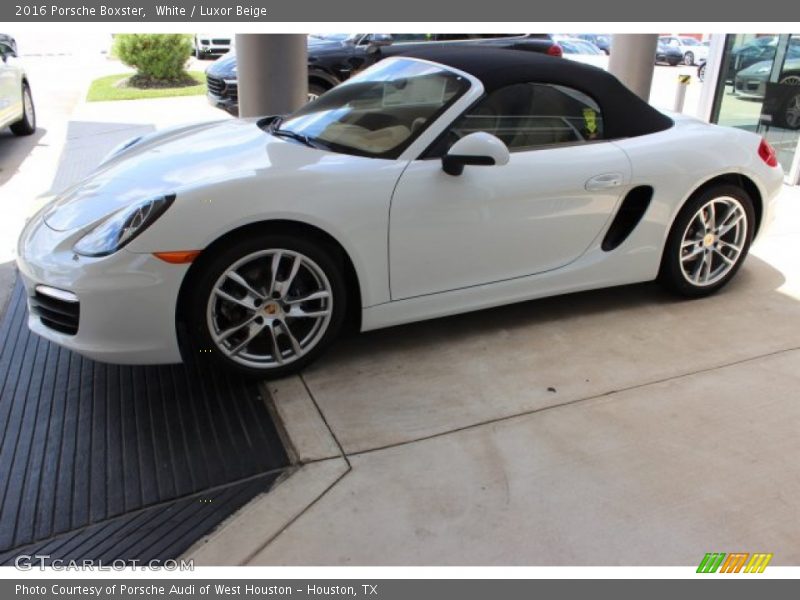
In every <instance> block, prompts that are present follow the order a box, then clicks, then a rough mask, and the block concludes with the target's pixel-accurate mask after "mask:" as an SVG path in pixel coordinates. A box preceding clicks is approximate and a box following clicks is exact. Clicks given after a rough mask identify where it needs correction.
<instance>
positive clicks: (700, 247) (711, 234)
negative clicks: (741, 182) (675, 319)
mask: <svg viewBox="0 0 800 600" xmlns="http://www.w3.org/2000/svg"><path fill="white" fill-rule="evenodd" d="M746 239H747V213H746V212H745V210H744V206H742V203H741V202H740V201H739V200H737V199H736V198H733V197H731V196H720V197H719V198H714V199H713V200H709V201H708V202H706V203H705V204H704V205H703V206H702V207H701V208H700V210H698V211H697V212H696V213H695V214H694V216H693V217H692V219H691V220H690V221H689V224H688V225H687V226H686V230H685V231H684V233H683V238H682V239H681V247H680V256H679V259H680V265H681V273H683V276H684V277H685V278H686V281H688V282H689V283H691V284H692V285H696V286H699V287H706V286H709V285H714V284H715V283H717V282H718V281H720V280H721V279H722V278H723V277H725V276H726V275H727V274H728V273H729V272H730V270H731V269H733V267H734V266H735V265H736V263H738V262H739V259H740V258H741V256H742V251H743V250H744V244H745V240H746Z"/></svg>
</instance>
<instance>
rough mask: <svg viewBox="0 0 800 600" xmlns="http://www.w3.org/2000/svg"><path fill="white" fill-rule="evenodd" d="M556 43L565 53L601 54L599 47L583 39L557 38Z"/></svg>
mask: <svg viewBox="0 0 800 600" xmlns="http://www.w3.org/2000/svg"><path fill="white" fill-rule="evenodd" d="M558 45H559V46H561V49H562V50H564V52H566V53H567V54H603V51H602V50H600V48H598V47H597V46H595V45H594V44H592V43H590V42H585V41H583V40H558Z"/></svg>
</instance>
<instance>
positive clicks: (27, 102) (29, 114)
mask: <svg viewBox="0 0 800 600" xmlns="http://www.w3.org/2000/svg"><path fill="white" fill-rule="evenodd" d="M22 106H23V109H24V111H25V121H27V123H28V125H29V126H30V127H31V128H33V126H34V125H35V124H36V112H35V109H34V108H33V98H32V97H31V90H30V89H29V88H28V86H25V87H24V88H22Z"/></svg>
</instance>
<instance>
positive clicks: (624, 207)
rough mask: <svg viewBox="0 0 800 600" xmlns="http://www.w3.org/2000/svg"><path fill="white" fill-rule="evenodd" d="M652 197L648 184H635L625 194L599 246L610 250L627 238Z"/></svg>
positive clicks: (651, 190)
mask: <svg viewBox="0 0 800 600" xmlns="http://www.w3.org/2000/svg"><path fill="white" fill-rule="evenodd" d="M652 199H653V188H652V187H650V186H649V185H639V186H636V187H635V188H633V189H632V190H631V191H629V192H628V193H627V194H626V195H625V198H624V199H623V200H622V204H621V205H620V207H619V210H618V211H617V215H616V216H615V217H614V220H613V221H612V222H611V226H610V227H609V228H608V232H607V233H606V237H604V238H603V244H602V246H601V247H602V248H603V250H605V251H606V252H610V251H611V250H613V249H614V248H617V247H618V246H619V245H620V244H621V243H622V242H624V241H625V240H626V239H628V236H629V235H630V234H631V232H632V231H633V230H634V229H635V228H636V226H637V225H638V224H639V221H641V219H642V217H643V216H644V213H645V211H646V210H647V207H648V206H650V200H652Z"/></svg>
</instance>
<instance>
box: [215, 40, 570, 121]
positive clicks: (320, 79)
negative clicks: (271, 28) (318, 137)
mask: <svg viewBox="0 0 800 600" xmlns="http://www.w3.org/2000/svg"><path fill="white" fill-rule="evenodd" d="M452 45H466V46H476V45H477V46H481V47H486V48H493V47H498V48H513V49H515V50H528V51H531V52H541V53H545V54H549V55H551V56H561V47H560V46H559V45H558V44H557V43H555V42H554V41H553V40H552V39H551V37H550V36H549V35H547V34H539V33H528V34H494V33H483V34H481V33H463V34H462V33H444V34H443V33H395V34H386V33H356V34H340V33H333V34H325V35H310V36H308V97H309V100H313V99H315V98H317V97H318V96H320V95H321V94H323V93H325V92H326V91H327V90H329V89H331V88H333V87H334V86H336V85H338V84H339V83H341V82H342V81H346V80H347V79H349V78H350V77H352V76H353V75H354V74H356V73H358V72H359V71H362V70H364V69H365V68H367V67H369V66H370V65H373V64H375V63H376V62H378V61H380V60H383V59H384V58H387V57H389V56H396V55H398V54H402V53H404V52H408V51H410V50H415V49H419V48H425V47H438V46H452ZM206 80H207V83H208V101H209V102H210V103H211V104H212V105H213V106H216V107H217V108H221V109H223V110H226V111H228V112H229V113H231V114H233V115H237V114H238V112H239V88H238V76H237V72H236V55H235V54H234V53H231V54H229V55H228V56H224V57H222V58H221V59H219V60H218V61H216V62H215V63H214V64H212V65H211V66H210V67H209V68H208V69H207V70H206Z"/></svg>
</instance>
